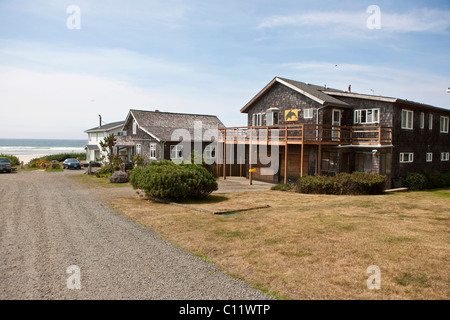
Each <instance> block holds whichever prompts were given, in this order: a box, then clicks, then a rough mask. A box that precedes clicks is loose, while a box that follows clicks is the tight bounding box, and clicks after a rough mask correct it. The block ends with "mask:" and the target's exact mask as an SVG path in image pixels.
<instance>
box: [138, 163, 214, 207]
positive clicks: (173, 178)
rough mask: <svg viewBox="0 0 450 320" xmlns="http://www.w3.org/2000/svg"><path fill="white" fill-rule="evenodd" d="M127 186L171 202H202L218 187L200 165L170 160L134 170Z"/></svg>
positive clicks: (210, 175) (212, 177)
mask: <svg viewBox="0 0 450 320" xmlns="http://www.w3.org/2000/svg"><path fill="white" fill-rule="evenodd" d="M130 183H131V185H132V186H133V188H134V189H140V190H143V191H144V192H145V194H146V195H147V196H149V197H154V198H158V199H164V200H171V201H182V200H187V199H201V198H204V197H206V196H208V195H209V194H210V193H211V192H213V191H215V190H217V188H218V185H217V182H216V179H215V178H214V176H213V175H212V174H211V173H210V172H209V171H208V170H207V169H206V168H204V167H203V166H202V165H198V164H175V163H173V162H172V161H169V160H163V161H154V162H151V163H150V164H149V165H148V166H146V167H145V168H140V167H136V168H134V169H133V170H131V172H130Z"/></svg>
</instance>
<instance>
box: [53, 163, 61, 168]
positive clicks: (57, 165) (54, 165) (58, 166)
mask: <svg viewBox="0 0 450 320" xmlns="http://www.w3.org/2000/svg"><path fill="white" fill-rule="evenodd" d="M51 168H52V169H61V166H60V165H59V163H58V162H52V167H51Z"/></svg>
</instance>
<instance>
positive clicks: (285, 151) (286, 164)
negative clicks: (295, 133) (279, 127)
mask: <svg viewBox="0 0 450 320" xmlns="http://www.w3.org/2000/svg"><path fill="white" fill-rule="evenodd" d="M287 169H288V131H287V126H285V127H284V184H287V181H288V170H287Z"/></svg>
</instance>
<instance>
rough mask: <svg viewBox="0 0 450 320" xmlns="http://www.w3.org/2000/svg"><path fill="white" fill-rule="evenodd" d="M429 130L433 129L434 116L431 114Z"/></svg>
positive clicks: (429, 116)
mask: <svg viewBox="0 0 450 320" xmlns="http://www.w3.org/2000/svg"><path fill="white" fill-rule="evenodd" d="M428 129H430V130H431V129H433V115H432V114H429V115H428Z"/></svg>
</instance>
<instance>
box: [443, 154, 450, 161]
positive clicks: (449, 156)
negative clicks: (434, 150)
mask: <svg viewBox="0 0 450 320" xmlns="http://www.w3.org/2000/svg"><path fill="white" fill-rule="evenodd" d="M449 158H450V152H441V161H448V160H449Z"/></svg>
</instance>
